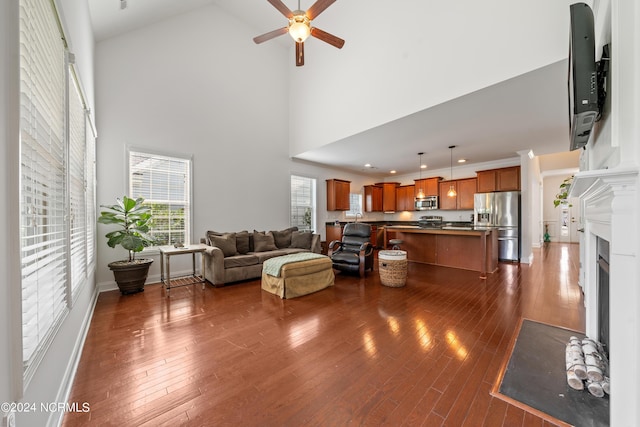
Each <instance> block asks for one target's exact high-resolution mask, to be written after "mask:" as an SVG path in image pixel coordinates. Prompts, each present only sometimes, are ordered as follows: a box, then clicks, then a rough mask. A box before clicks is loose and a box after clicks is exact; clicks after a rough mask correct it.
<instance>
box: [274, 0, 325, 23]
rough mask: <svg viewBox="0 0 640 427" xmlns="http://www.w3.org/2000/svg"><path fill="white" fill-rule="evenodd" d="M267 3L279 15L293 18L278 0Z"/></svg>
mask: <svg viewBox="0 0 640 427" xmlns="http://www.w3.org/2000/svg"><path fill="white" fill-rule="evenodd" d="M267 1H268V2H269V3H271V4H272V5H273V7H275V8H276V9H278V10H279V11H280V13H281V14H283V15H284V16H286V17H287V18H289V19H290V18H291V17H292V16H293V12H291V10H290V9H289V8H288V7H287V6H286V5H285V4H284V3H282V1H280V0H267ZM334 1H335V0H334Z"/></svg>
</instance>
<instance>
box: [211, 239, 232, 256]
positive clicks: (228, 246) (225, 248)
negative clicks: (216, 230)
mask: <svg viewBox="0 0 640 427" xmlns="http://www.w3.org/2000/svg"><path fill="white" fill-rule="evenodd" d="M209 240H210V241H211V246H215V247H217V248H220V249H221V250H222V253H223V254H224V256H226V257H227V256H234V255H235V254H236V253H237V252H238V250H237V248H236V233H228V234H224V235H222V236H216V235H214V234H210V235H209Z"/></svg>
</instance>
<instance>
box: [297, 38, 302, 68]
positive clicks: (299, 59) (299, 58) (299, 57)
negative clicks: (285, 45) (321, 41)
mask: <svg viewBox="0 0 640 427" xmlns="http://www.w3.org/2000/svg"><path fill="white" fill-rule="evenodd" d="M303 65H304V42H296V67H302V66H303Z"/></svg>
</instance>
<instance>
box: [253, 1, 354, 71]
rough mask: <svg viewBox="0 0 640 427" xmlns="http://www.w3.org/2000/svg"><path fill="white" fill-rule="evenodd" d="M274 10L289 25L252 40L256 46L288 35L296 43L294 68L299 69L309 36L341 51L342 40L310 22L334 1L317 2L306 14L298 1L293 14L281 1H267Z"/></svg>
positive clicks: (302, 62)
mask: <svg viewBox="0 0 640 427" xmlns="http://www.w3.org/2000/svg"><path fill="white" fill-rule="evenodd" d="M267 1H268V2H269V3H271V4H272V5H273V7H275V8H276V9H278V10H279V11H280V13H282V14H283V15H284V16H286V17H287V18H288V19H289V25H287V26H286V27H283V28H278V29H277V30H273V31H270V32H268V33H265V34H262V35H261V36H257V37H254V38H253V41H254V42H255V43H256V44H260V43H262V42H266V41H267V40H271V39H273V38H275V37H278V36H281V35H282V34H286V33H289V35H290V36H291V37H292V38H293V40H295V42H296V66H297V67H300V66H302V65H304V41H305V40H306V39H307V37H309V36H313V37H315V38H317V39H320V40H322V41H323V42H325V43H329V44H330V45H331V46H335V47H337V48H338V49H341V48H342V46H344V40H342V39H341V38H339V37H336V36H334V35H333V34H329V33H327V32H326V31H322V30H321V29H320V28H316V27H312V26H311V21H313V20H314V19H315V18H316V17H317V16H318V15H320V14H321V13H322V12H323V11H324V10H325V9H326V8H328V7H329V6H331V4H333V3H334V2H335V1H336V0H317V1H316V2H315V3H314V4H313V5H312V6H311V7H310V8H309V9H307V11H306V12H304V11H302V10H300V0H298V9H297V10H294V11H293V12H292V11H291V10H289V8H288V7H287V6H286V5H285V4H284V3H282V1H281V0H267Z"/></svg>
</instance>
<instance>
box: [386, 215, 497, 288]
mask: <svg viewBox="0 0 640 427" xmlns="http://www.w3.org/2000/svg"><path fill="white" fill-rule="evenodd" d="M389 239H401V240H402V241H403V242H404V243H402V245H401V249H402V250H404V251H407V260H408V261H410V262H420V263H424V264H434V265H440V266H444V267H454V268H461V269H465V270H473V271H478V272H480V278H481V279H486V278H487V273H493V272H494V271H496V270H497V269H498V237H497V233H496V231H495V230H493V229H490V228H473V227H443V228H420V227H417V226H410V225H398V226H385V228H384V241H385V242H388V241H389Z"/></svg>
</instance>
